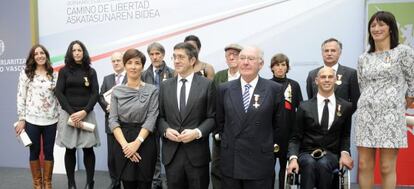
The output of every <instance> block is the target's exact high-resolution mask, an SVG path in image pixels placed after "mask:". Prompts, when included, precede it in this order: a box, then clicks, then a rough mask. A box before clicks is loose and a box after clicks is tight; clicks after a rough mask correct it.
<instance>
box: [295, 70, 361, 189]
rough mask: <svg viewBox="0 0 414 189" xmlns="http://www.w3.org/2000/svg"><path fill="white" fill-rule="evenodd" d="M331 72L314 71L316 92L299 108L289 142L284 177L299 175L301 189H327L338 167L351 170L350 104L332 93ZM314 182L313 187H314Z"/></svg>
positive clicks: (332, 79)
mask: <svg viewBox="0 0 414 189" xmlns="http://www.w3.org/2000/svg"><path fill="white" fill-rule="evenodd" d="M335 82H336V77H335V71H334V70H333V69H332V68H329V67H325V68H322V69H320V70H319V71H318V73H317V77H316V79H315V83H316V85H317V86H318V93H317V95H316V96H315V97H313V98H312V99H310V100H308V101H305V102H303V103H301V104H300V105H299V108H298V111H297V114H296V123H295V126H294V128H293V134H292V137H291V139H290V141H289V152H288V156H289V166H288V174H291V173H292V172H293V171H294V172H296V173H298V172H300V174H301V188H305V189H307V188H310V189H312V188H313V187H316V188H319V189H328V188H331V185H332V180H333V176H334V173H333V171H334V170H335V169H337V168H338V164H339V167H342V166H346V167H347V168H348V169H352V167H353V161H352V158H351V156H350V151H349V146H350V140H349V138H350V137H349V136H350V133H351V118H352V104H351V103H350V102H348V101H346V100H343V99H341V98H339V97H337V96H336V95H335V94H334V86H335ZM316 183H317V185H315V184H316Z"/></svg>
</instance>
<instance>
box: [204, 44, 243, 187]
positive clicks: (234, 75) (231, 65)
mask: <svg viewBox="0 0 414 189" xmlns="http://www.w3.org/2000/svg"><path fill="white" fill-rule="evenodd" d="M242 49H243V47H242V46H240V45H238V44H229V45H227V46H226V47H224V53H225V57H226V63H227V66H228V68H227V69H224V70H221V71H219V72H217V74H216V75H214V79H213V81H214V85H215V86H216V87H218V86H219V85H220V84H222V83H226V82H228V81H232V80H236V79H239V78H240V73H239V64H238V62H239V53H240V51H241V50H242ZM212 138H213V147H212V154H211V184H212V185H213V189H221V187H220V186H221V171H220V140H221V139H220V133H219V132H218V131H217V130H215V131H213V134H212Z"/></svg>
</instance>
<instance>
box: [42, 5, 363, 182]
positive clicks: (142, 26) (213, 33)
mask: <svg viewBox="0 0 414 189" xmlns="http://www.w3.org/2000/svg"><path fill="white" fill-rule="evenodd" d="M364 6H365V1H361V0H256V1H249V0H226V1H218V0H211V1H204V0H169V1H161V0H151V1H146V0H137V1H134V0H117V1H115V0H66V1H56V0H42V1H39V4H38V12H39V35H40V37H39V40H40V43H42V44H44V45H45V46H46V47H47V48H48V49H49V51H50V53H51V55H52V57H53V62H54V66H61V65H62V64H63V56H64V53H65V52H66V49H67V46H68V44H69V43H70V42H71V41H73V40H75V39H79V40H81V41H83V42H84V43H85V45H86V46H87V48H88V50H89V53H90V55H91V56H92V58H93V60H94V61H93V64H92V66H93V67H94V68H95V69H96V70H97V72H98V77H99V78H98V79H99V81H100V83H101V82H102V78H103V77H104V76H105V75H107V74H109V73H111V69H112V68H111V66H110V61H109V56H110V55H111V54H112V52H114V51H119V50H121V51H123V50H125V49H127V48H138V49H139V50H141V51H143V52H145V54H146V46H147V45H148V44H150V43H151V42H153V41H158V42H160V43H161V44H163V45H164V46H165V48H166V51H167V52H166V58H165V60H166V61H167V64H168V65H169V66H172V64H171V63H170V57H171V52H172V47H173V46H174V45H175V44H176V43H178V42H181V41H183V39H184V37H185V36H187V35H189V34H194V35H197V36H199V38H200V39H201V43H202V47H201V54H200V59H201V60H203V61H206V62H208V63H211V64H212V65H213V66H214V68H215V70H216V71H219V70H221V69H224V68H225V67H226V65H225V63H224V50H223V48H224V46H226V45H227V44H229V43H240V44H242V45H243V44H249V45H256V46H258V47H260V48H262V49H263V50H264V54H265V56H264V58H265V65H266V66H265V67H264V68H263V69H262V71H261V73H260V74H261V76H262V77H264V78H270V77H271V71H270V68H269V65H270V63H269V62H270V58H271V57H272V55H274V54H276V53H279V52H283V53H285V54H286V55H288V57H289V58H290V60H291V68H292V69H291V71H290V72H289V75H288V77H290V78H292V79H295V80H297V81H298V82H299V83H300V84H301V87H302V91H303V94H304V95H305V96H304V98H305V99H307V97H306V93H305V80H306V76H307V73H308V72H309V71H310V70H311V69H313V68H315V67H317V66H319V65H322V58H321V51H320V44H321V43H322V41H324V40H325V39H327V38H330V37H335V38H337V39H339V40H340V41H342V43H343V44H344V47H343V53H342V57H341V59H340V63H341V64H344V65H347V66H350V67H356V62H357V58H358V56H359V55H360V54H361V53H362V52H363V44H364V43H363V42H364V31H365V26H364V20H365V14H364V11H365V7H364ZM131 15H132V16H131ZM148 60H149V59H148ZM147 65H149V63H148V64H147ZM95 110H96V112H97V117H98V119H99V120H98V123H99V129H100V134H101V139H103V140H102V146H101V147H99V148H96V153H97V155H96V157H97V161H96V162H97V165H96V167H97V169H98V170H106V147H105V146H106V141H105V137H104V136H105V133H104V122H103V121H104V115H103V113H102V111H101V109H100V107H99V106H96V107H95ZM355 154H356V152H355V148H354V147H353V155H355ZM354 157H355V158H354V159H356V156H354ZM80 166H83V165H82V164H80ZM353 175H354V177H355V175H356V174H353Z"/></svg>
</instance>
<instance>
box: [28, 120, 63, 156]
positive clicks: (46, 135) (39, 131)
mask: <svg viewBox="0 0 414 189" xmlns="http://www.w3.org/2000/svg"><path fill="white" fill-rule="evenodd" d="M25 131H26V133H27V135H28V136H29V138H30V140H31V141H32V145H31V146H30V161H34V160H38V159H39V154H40V138H41V137H42V138H43V154H44V156H45V160H48V161H53V147H54V144H55V138H56V123H55V124H52V125H48V126H37V125H34V124H31V123H29V122H27V121H26V128H25Z"/></svg>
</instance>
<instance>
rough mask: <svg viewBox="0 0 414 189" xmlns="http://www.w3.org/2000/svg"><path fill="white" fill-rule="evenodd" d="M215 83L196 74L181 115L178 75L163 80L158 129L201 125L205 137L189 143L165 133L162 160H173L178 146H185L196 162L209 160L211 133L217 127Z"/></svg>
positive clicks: (187, 152) (199, 163) (177, 128)
mask: <svg viewBox="0 0 414 189" xmlns="http://www.w3.org/2000/svg"><path fill="white" fill-rule="evenodd" d="M215 96H216V87H215V86H214V84H213V82H212V81H210V80H208V79H206V78H204V77H201V76H199V75H196V74H194V78H193V81H192V83H191V88H190V93H189V96H188V99H187V105H186V109H185V112H184V117H183V119H181V116H180V111H179V109H178V102H177V77H174V78H171V79H168V80H166V81H164V82H162V83H161V86H160V95H159V100H160V103H159V108H160V113H159V116H158V131H159V132H160V133H161V134H164V133H165V130H166V129H167V128H172V129H175V130H177V131H178V132H181V131H183V130H184V129H195V128H198V129H200V131H201V133H202V138H200V139H195V140H194V141H192V142H189V143H177V142H173V141H170V140H169V139H167V138H165V137H163V140H162V162H163V164H164V165H168V164H170V163H171V161H172V159H173V158H174V155H175V153H176V151H177V148H178V147H179V146H180V148H184V151H185V153H186V154H187V157H188V158H189V159H190V163H191V164H192V165H193V166H202V165H206V164H208V163H209V162H210V148H209V140H208V138H209V134H210V132H211V131H212V130H213V128H214V117H215Z"/></svg>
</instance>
